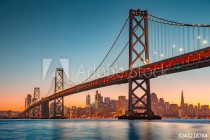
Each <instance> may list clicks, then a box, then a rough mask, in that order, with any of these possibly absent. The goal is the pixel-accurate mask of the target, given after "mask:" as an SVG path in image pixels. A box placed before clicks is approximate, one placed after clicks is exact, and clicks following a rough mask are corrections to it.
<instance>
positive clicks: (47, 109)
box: [41, 101, 49, 119]
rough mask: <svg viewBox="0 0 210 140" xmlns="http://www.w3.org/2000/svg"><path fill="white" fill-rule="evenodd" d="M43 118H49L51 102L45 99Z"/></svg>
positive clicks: (42, 106) (42, 108)
mask: <svg viewBox="0 0 210 140" xmlns="http://www.w3.org/2000/svg"><path fill="white" fill-rule="evenodd" d="M41 118H42V119H48V118H49V102H48V101H45V102H43V103H42V105H41Z"/></svg>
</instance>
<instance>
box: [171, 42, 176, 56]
mask: <svg viewBox="0 0 210 140" xmlns="http://www.w3.org/2000/svg"><path fill="white" fill-rule="evenodd" d="M175 47H176V45H175V44H174V45H173V47H172V53H171V54H172V57H173V56H174V48H175Z"/></svg>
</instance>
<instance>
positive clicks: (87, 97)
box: [86, 94, 90, 107]
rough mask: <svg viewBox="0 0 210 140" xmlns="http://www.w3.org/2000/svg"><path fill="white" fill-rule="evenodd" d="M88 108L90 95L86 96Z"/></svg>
mask: <svg viewBox="0 0 210 140" xmlns="http://www.w3.org/2000/svg"><path fill="white" fill-rule="evenodd" d="M86 107H90V95H89V94H88V95H87V96H86Z"/></svg>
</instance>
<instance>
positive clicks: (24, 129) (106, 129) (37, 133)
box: [0, 119, 210, 140]
mask: <svg viewBox="0 0 210 140" xmlns="http://www.w3.org/2000/svg"><path fill="white" fill-rule="evenodd" d="M196 137H197V138H199V139H210V120H190V119H163V120H158V121H157V120H156V121H142V120H132V121H129V120H117V119H74V120H70V119H69V120H0V139H29V140H30V139H37V140H43V139H47V140H48V139H70V140H74V139H75V140H90V139H96V140H100V139H105V140H141V139H142V140H150V139H151V140H153V139H154V140H164V139H166V140H170V139H172V140H174V139H175V140H176V139H186V138H193V139H196Z"/></svg>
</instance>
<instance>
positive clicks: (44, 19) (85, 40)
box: [0, 0, 210, 110]
mask: <svg viewBox="0 0 210 140" xmlns="http://www.w3.org/2000/svg"><path fill="white" fill-rule="evenodd" d="M209 7H210V0H202V1H201V0H100V1H99V0H89V1H87V0H63V1H59V0H1V1H0V110H10V109H11V110H23V109H24V104H25V102H24V100H25V97H26V95H27V94H33V89H34V87H40V89H41V96H42V97H44V96H45V95H46V94H47V92H48V90H49V87H50V84H51V80H52V77H51V75H52V72H53V70H54V69H55V68H56V67H60V64H59V59H60V58H66V59H69V60H70V62H69V63H70V77H71V79H73V80H75V79H76V77H75V75H76V74H75V73H76V72H77V71H78V69H79V66H80V65H81V64H82V65H84V66H85V68H86V69H88V68H89V67H90V66H92V65H93V64H99V63H100V61H101V60H102V59H103V57H104V56H105V54H106V53H107V52H108V50H109V48H110V47H111V45H112V43H113V41H114V39H115V38H116V36H117V34H118V33H119V31H120V29H121V27H122V24H123V23H124V21H125V19H126V18H127V16H128V13H129V9H138V8H140V9H143V10H148V12H149V13H151V14H154V15H157V16H160V17H163V18H165V19H169V20H173V21H177V22H186V23H196V24H199V23H203V24H204V23H205V24H210V18H209V15H210V8H209ZM46 58H50V59H52V60H53V61H52V62H53V63H52V65H51V66H50V70H49V71H48V73H47V77H46V78H45V79H44V80H43V79H42V69H43V66H42V61H43V59H46ZM126 63H127V62H126ZM209 72H210V68H203V69H197V70H192V71H187V72H182V73H176V74H172V75H168V76H167V77H166V76H163V77H159V78H156V79H152V80H151V91H152V92H154V93H156V94H157V95H158V97H159V98H161V97H162V98H164V99H165V101H169V102H170V103H178V104H180V99H181V90H183V91H184V97H185V101H186V102H187V103H192V104H195V105H196V104H197V103H198V102H200V103H201V104H209V105H210V88H209V84H210V82H209V81H210V76H209ZM98 90H99V91H100V92H101V93H102V95H103V96H104V97H111V98H113V99H117V97H118V96H119V95H125V96H127V94H128V85H127V84H125V85H117V86H112V87H106V88H100V89H98ZM88 93H89V94H90V95H91V96H92V99H91V100H92V102H93V101H94V100H93V99H94V98H93V97H94V94H95V90H91V91H87V92H83V93H78V94H75V95H72V96H68V97H65V105H66V106H72V105H76V106H84V105H85V96H86V95H87V94H88Z"/></svg>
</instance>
